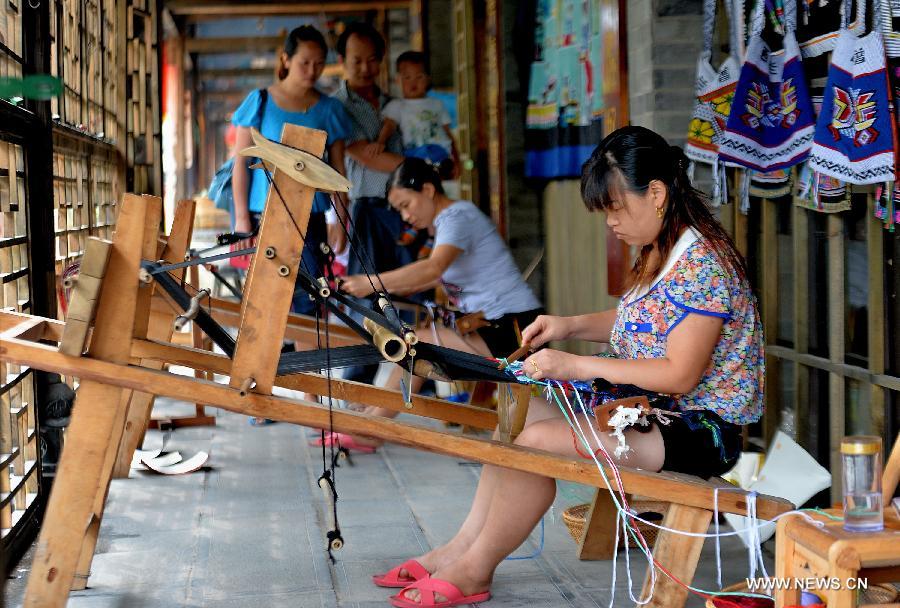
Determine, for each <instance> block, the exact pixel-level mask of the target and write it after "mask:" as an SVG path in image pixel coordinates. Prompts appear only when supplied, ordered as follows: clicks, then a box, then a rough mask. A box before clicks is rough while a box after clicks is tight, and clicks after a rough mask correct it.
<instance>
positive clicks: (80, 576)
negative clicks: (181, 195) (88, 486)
mask: <svg viewBox="0 0 900 608" xmlns="http://www.w3.org/2000/svg"><path fill="white" fill-rule="evenodd" d="M141 201H142V203H143V205H144V209H145V213H144V227H143V228H144V230H143V235H142V237H143V238H142V244H141V257H142V258H144V259H147V258H148V257H156V253H157V242H158V238H159V223H160V221H161V220H162V200H161V199H160V198H158V197H155V196H143V197H141ZM115 270H116V269H115V268H112V267H110V271H111V272H112V271H115ZM112 280H118V277H115V279H114V278H113V277H110V281H112ZM126 280H127V279H126ZM132 281H133V279H132ZM152 292H153V290H152V288H151V287H150V286H149V285H143V284H142V285H141V287H140V289H138V292H137V296H136V299H135V304H134V316H133V319H134V322H133V325H132V330H131V331H132V335H133V336H134V337H135V338H146V337H147V327H148V322H149V317H150V298H151V296H152ZM100 306H101V307H102V306H103V302H102V300H101V302H100ZM100 312H102V308H101V309H100V310H98V313H97V314H98V321H99V322H103V321H102V320H101V319H100V317H99V314H100ZM94 331H95V333H96V331H97V328H96V327H95V330H94ZM127 336H128V334H124V335H119V336H118V339H119V341H120V342H124V343H125V344H127V345H128V352H129V355H130V353H131V340H130V339H128V338H127ZM132 394H133V393H132V391H127V390H125V391H120V394H119V401H118V404H117V407H116V408H115V410H114V412H113V413H114V418H113V425H112V429H111V430H110V433H109V442H108V444H107V445H106V450H105V454H104V458H103V468H102V469H101V472H100V482H99V487H98V490H99V491H98V492H97V494H96V495H95V496H94V512H93V514H92V515H91V519H90V523H89V524H88V528H87V532H86V533H85V535H84V540H83V542H82V545H81V555H80V556H79V558H78V566H77V567H76V569H75V579H74V581H73V582H72V589H73V590H76V591H78V590H81V589H84V588H85V587H87V579H88V577H89V576H90V573H91V562H92V561H93V559H94V549H95V548H96V547H97V538H98V537H99V536H100V522H101V521H102V520H103V507H104V505H105V504H106V495H107V493H108V492H109V482H110V479H112V470H113V466H114V465H115V463H116V456H117V455H118V452H119V449H118V448H119V443H120V442H121V440H122V433H123V431H124V429H125V420H126V418H127V417H128V402H129V401H130V400H131V396H132ZM76 401H77V398H76ZM79 405H80V403H79Z"/></svg>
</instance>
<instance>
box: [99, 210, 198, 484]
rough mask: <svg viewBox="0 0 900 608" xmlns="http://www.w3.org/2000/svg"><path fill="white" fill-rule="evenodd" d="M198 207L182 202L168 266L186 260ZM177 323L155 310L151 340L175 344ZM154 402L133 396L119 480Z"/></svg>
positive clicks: (151, 397)
mask: <svg viewBox="0 0 900 608" xmlns="http://www.w3.org/2000/svg"><path fill="white" fill-rule="evenodd" d="M195 206H196V205H195V203H194V201H192V200H189V199H187V200H182V201H179V202H178V206H177V207H176V209H175V216H174V220H173V223H172V231H171V233H170V234H169V239H168V242H167V243H166V248H165V251H164V252H163V258H162V259H163V260H165V261H166V262H167V263H177V262H180V261H182V260H183V259H184V254H185V252H186V251H187V249H188V247H189V246H190V243H191V235H192V234H193V228H194V208H195ZM174 274H175V277H176V278H177V279H181V277H182V276H183V275H184V270H183V269H179V270H176V271H174ZM174 321H175V313H174V312H170V313H165V312H161V311H152V312H151V313H150V318H149V325H148V329H147V338H148V339H150V340H160V341H163V342H169V341H171V339H172V331H173V325H172V324H173V322H174ZM141 365H142V366H144V367H150V368H152V369H162V367H163V365H162V363H161V362H159V361H146V360H141ZM154 399H155V396H154V395H151V394H150V393H140V392H136V393H134V394H133V395H131V399H130V402H129V405H128V414H127V417H126V419H125V430H124V435H123V436H122V441H121V444H120V445H119V451H118V456H117V458H116V463H115V466H114V468H113V476H114V477H115V478H116V479H123V478H126V477H128V473H129V472H130V471H131V458H132V457H133V456H134V451H135V450H136V449H137V448H138V446H140V444H141V442H142V440H143V438H144V433H145V432H146V430H147V422H148V421H149V420H150V413H151V412H152V410H153V402H154Z"/></svg>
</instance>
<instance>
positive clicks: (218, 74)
mask: <svg viewBox="0 0 900 608" xmlns="http://www.w3.org/2000/svg"><path fill="white" fill-rule="evenodd" d="M343 72H344V68H343V67H341V66H340V65H339V64H337V63H332V64H329V65H326V66H325V69H324V70H322V76H340V75H341V74H343ZM274 73H275V66H274V65H273V66H271V67H264V68H217V69H212V68H210V69H207V70H200V71H199V72H197V74H198V77H199V79H200V81H201V82H207V81H209V80H214V79H216V78H267V79H269V80H271V79H272V76H273V74H274ZM210 92H212V91H209V92H207V94H208V93H210ZM242 92H243V93H246V91H242Z"/></svg>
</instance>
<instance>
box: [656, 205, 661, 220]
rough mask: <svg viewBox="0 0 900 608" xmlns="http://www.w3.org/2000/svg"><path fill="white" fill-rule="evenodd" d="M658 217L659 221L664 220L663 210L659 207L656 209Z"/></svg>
mask: <svg viewBox="0 0 900 608" xmlns="http://www.w3.org/2000/svg"><path fill="white" fill-rule="evenodd" d="M656 217H658V218H659V219H662V217H663V210H662V207H657V208H656Z"/></svg>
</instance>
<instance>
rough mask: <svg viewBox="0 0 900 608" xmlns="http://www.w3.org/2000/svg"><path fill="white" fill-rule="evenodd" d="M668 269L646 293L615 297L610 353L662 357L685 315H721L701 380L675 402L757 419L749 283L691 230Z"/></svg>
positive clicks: (745, 420)
mask: <svg viewBox="0 0 900 608" xmlns="http://www.w3.org/2000/svg"><path fill="white" fill-rule="evenodd" d="M685 243H689V244H688V245H687V246H686V248H685ZM679 245H680V247H679ZM674 256H677V258H676V259H675V260H673V259H672V257H674ZM666 266H667V267H664V270H663V274H662V276H661V277H659V278H658V279H657V281H656V282H655V283H654V284H653V285H652V286H651V287H650V289H649V291H647V293H646V294H643V295H640V296H637V295H636V294H635V295H634V296H633V295H632V294H626V296H625V297H623V298H622V300H621V301H620V302H619V306H618V309H617V314H616V321H615V324H614V326H613V330H612V334H611V336H610V346H611V348H612V350H613V352H614V353H615V354H616V356H617V357H621V358H625V359H638V358H647V359H650V358H659V357H664V356H665V354H666V343H667V339H668V335H669V333H671V332H672V330H674V329H675V328H676V327H678V324H679V323H681V321H683V320H684V319H685V318H686V317H687V316H688V315H689V314H700V315H712V316H716V317H721V318H722V319H723V324H722V333H721V335H720V337H719V342H718V343H717V344H716V347H715V349H714V351H713V355H712V359H711V360H710V363H709V366H708V367H707V368H706V371H704V373H703V376H702V378H701V380H700V383H699V384H698V385H697V387H696V388H694V390H693V391H691V392H690V393H688V394H684V395H675V396H674V397H675V402H676V404H677V406H678V409H682V410H700V409H705V410H710V411H713V412H715V413H716V414H718V415H719V416H721V417H722V418H723V419H724V420H726V421H727V422H731V423H734V424H749V423H751V422H756V421H757V420H759V418H760V417H761V416H762V411H763V386H764V379H763V376H764V373H765V360H764V354H763V331H762V324H761V322H760V320H759V315H758V314H757V310H756V298H755V297H754V295H753V293H752V292H751V290H750V286H749V285H746V284H743V283H741V282H740V281H739V280H737V279H736V278H735V277H733V276H732V275H731V274H729V273H728V272H726V270H725V269H724V268H723V267H722V265H721V264H720V263H719V261H718V258H717V256H716V255H715V253H714V252H713V250H712V249H711V248H710V247H709V246H708V245H706V244H705V243H704V241H703V240H702V237H699V238H698V235H697V234H696V233H695V232H694V231H693V230H688V231H686V232H685V234H684V235H682V237H681V239H679V242H678V244H677V245H676V248H675V250H673V253H672V256H670V259H669V262H668V264H667V265H666Z"/></svg>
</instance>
